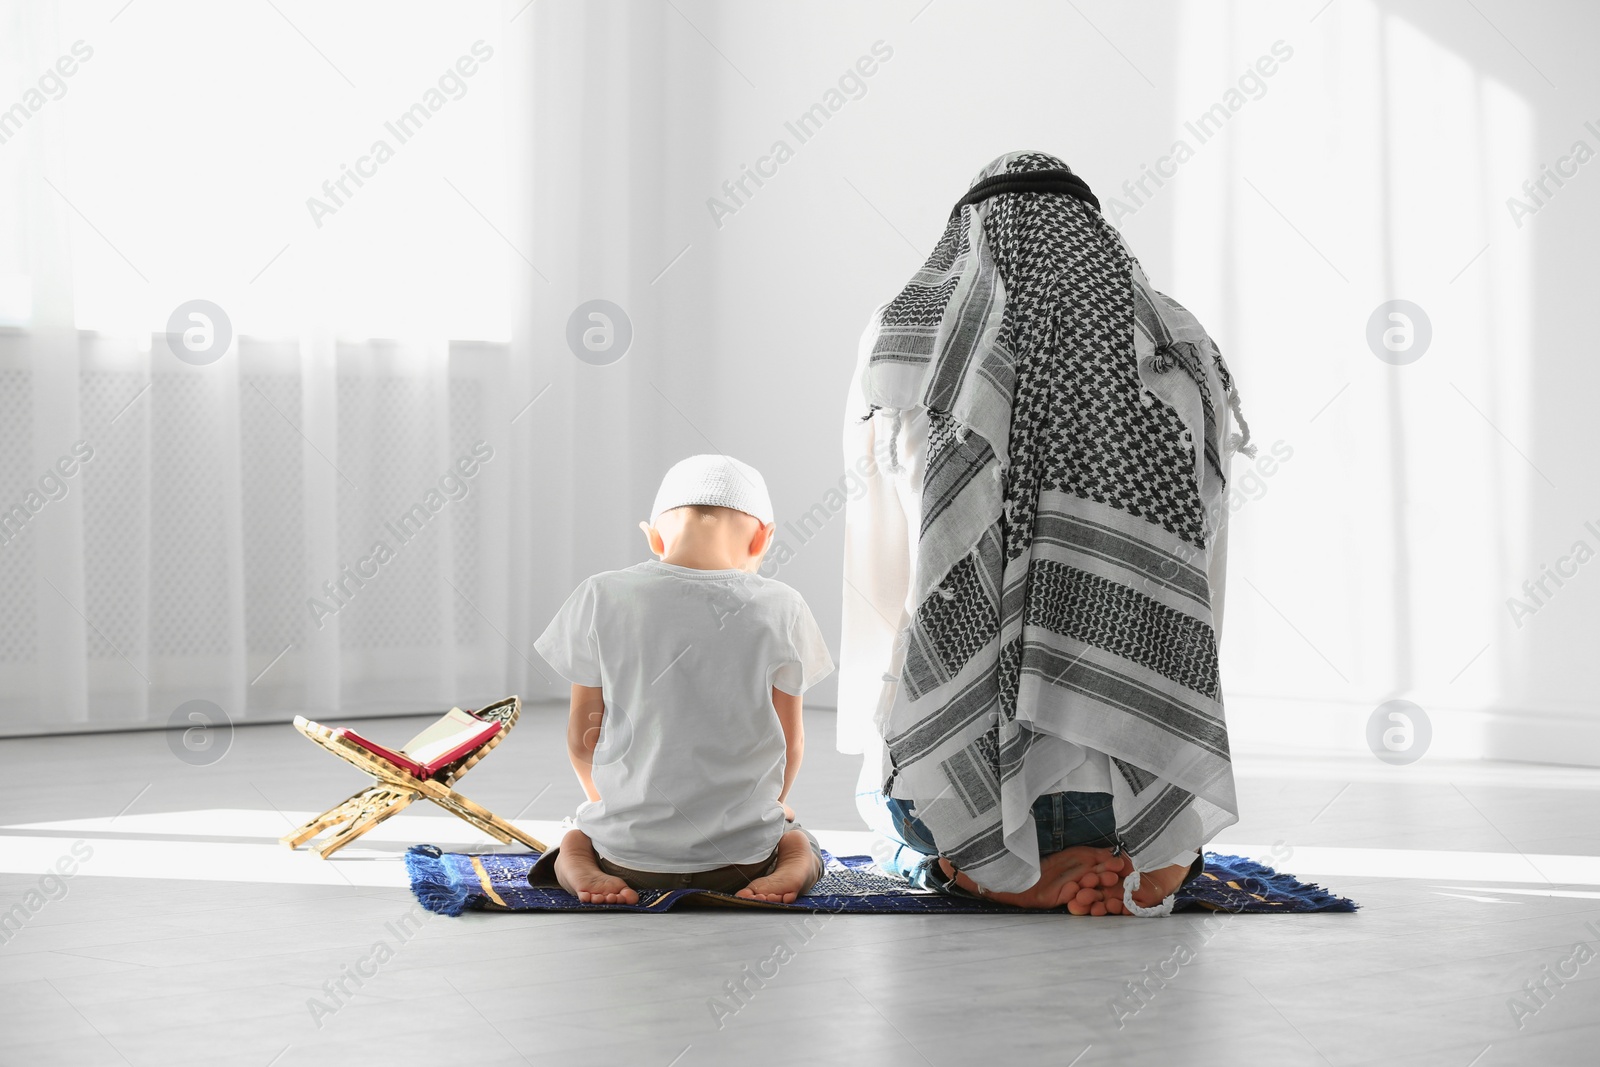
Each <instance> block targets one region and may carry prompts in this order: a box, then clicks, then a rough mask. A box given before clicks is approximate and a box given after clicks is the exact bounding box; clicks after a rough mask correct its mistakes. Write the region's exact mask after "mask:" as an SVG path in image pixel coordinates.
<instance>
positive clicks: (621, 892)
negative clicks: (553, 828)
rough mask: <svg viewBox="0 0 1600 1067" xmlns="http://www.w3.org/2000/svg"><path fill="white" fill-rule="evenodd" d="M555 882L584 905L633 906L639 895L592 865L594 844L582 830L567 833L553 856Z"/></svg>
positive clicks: (626, 884) (625, 883)
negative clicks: (554, 860)
mask: <svg viewBox="0 0 1600 1067" xmlns="http://www.w3.org/2000/svg"><path fill="white" fill-rule="evenodd" d="M555 866H556V871H555V873H556V881H557V882H559V883H560V884H561V888H562V889H565V890H566V891H567V892H569V893H571V894H572V895H573V896H575V897H577V898H578V899H579V900H580V901H582V902H583V903H585V904H637V903H639V894H638V893H635V892H634V891H633V889H632V887H631V886H629V885H628V883H627V882H624V881H623V880H622V879H621V878H618V877H617V876H616V875H614V874H607V873H606V872H605V871H602V870H601V869H600V865H599V863H597V862H595V854H594V843H593V842H592V841H590V840H589V835H588V834H586V833H584V832H583V831H582V830H568V831H567V833H566V836H565V837H563V838H562V839H561V852H560V854H559V855H557V856H556V864H555Z"/></svg>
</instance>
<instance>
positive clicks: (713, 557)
mask: <svg viewBox="0 0 1600 1067" xmlns="http://www.w3.org/2000/svg"><path fill="white" fill-rule="evenodd" d="M661 562H662V563H670V564H672V565H673V566H674V567H687V568H688V569H690V570H695V571H742V570H744V569H745V568H744V567H743V566H742V565H740V563H739V562H738V561H736V560H735V559H734V558H733V554H732V553H728V552H723V553H717V552H709V551H686V550H684V549H678V548H674V549H673V551H671V552H668V553H667V554H666V555H664V556H662V557H661Z"/></svg>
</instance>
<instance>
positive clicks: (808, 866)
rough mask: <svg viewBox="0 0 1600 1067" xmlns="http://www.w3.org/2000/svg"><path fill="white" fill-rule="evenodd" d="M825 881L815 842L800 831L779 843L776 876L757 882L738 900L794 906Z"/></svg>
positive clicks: (751, 884)
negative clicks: (817, 882)
mask: <svg viewBox="0 0 1600 1067" xmlns="http://www.w3.org/2000/svg"><path fill="white" fill-rule="evenodd" d="M821 877H822V871H821V870H819V869H818V867H817V857H816V854H815V853H813V852H812V851H811V842H810V841H809V840H807V839H806V835H805V834H803V833H802V832H800V831H799V830H790V831H789V832H788V833H786V834H784V835H783V836H782V837H780V838H779V839H778V865H777V866H776V867H774V868H773V869H772V873H771V874H767V875H763V876H762V877H760V878H757V879H755V880H754V881H752V882H751V883H750V884H749V885H747V886H745V887H744V888H743V889H741V890H739V892H737V893H735V894H734V896H739V897H744V898H745V899H746V900H765V901H769V902H771V903H773V904H793V903H794V898H795V897H797V896H799V895H800V894H801V893H803V892H805V891H806V890H807V889H810V888H811V887H812V886H813V885H815V884H816V881H817V879H818V878H821Z"/></svg>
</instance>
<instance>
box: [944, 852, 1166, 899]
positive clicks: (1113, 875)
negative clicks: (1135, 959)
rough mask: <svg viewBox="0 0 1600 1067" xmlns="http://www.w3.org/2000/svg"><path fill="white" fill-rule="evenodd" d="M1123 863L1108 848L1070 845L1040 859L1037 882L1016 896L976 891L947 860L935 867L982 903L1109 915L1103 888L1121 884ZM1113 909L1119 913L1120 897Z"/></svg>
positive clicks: (1105, 889)
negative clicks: (989, 902)
mask: <svg viewBox="0 0 1600 1067" xmlns="http://www.w3.org/2000/svg"><path fill="white" fill-rule="evenodd" d="M1126 863H1127V860H1126V858H1125V857H1123V856H1118V855H1114V854H1113V853H1112V852H1111V850H1110V849H1108V848H1093V847H1091V846H1089V845H1073V846H1072V847H1071V848H1065V849H1062V850H1061V851H1060V852H1052V853H1050V854H1049V855H1048V856H1045V857H1044V858H1043V859H1041V860H1040V861H1039V880H1038V881H1037V882H1035V883H1034V884H1033V885H1032V886H1030V887H1029V888H1027V889H1024V890H1023V891H1022V892H1020V893H999V892H991V891H988V890H983V889H980V888H979V887H978V885H977V883H975V882H974V881H973V880H972V879H971V878H968V877H967V876H966V875H965V874H962V873H961V872H959V871H957V870H956V869H955V868H954V867H953V866H952V865H951V863H950V861H949V860H947V859H945V858H944V857H942V856H941V857H940V858H939V868H940V869H941V870H943V871H944V873H945V876H946V877H951V876H953V877H954V878H955V882H956V885H958V886H960V887H961V888H962V889H965V890H967V891H968V892H969V893H977V894H979V895H980V896H982V897H984V899H986V900H993V901H996V902H997V903H1000V904H1010V905H1011V906H1013V907H1017V908H1059V907H1061V906H1063V905H1065V906H1066V909H1067V910H1068V911H1069V912H1071V913H1072V914H1074V915H1105V914H1107V913H1108V912H1110V911H1111V908H1112V905H1111V901H1110V898H1109V894H1108V893H1107V889H1108V888H1109V887H1111V886H1120V885H1121V884H1122V875H1123V871H1124V866H1125V864H1126ZM1141 906H1142V905H1141ZM1117 908H1118V910H1119V911H1120V909H1121V904H1120V898H1119V903H1118V904H1117Z"/></svg>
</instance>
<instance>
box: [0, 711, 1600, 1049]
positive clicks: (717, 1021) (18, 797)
mask: <svg viewBox="0 0 1600 1067" xmlns="http://www.w3.org/2000/svg"><path fill="white" fill-rule="evenodd" d="M808 714H809V726H810V729H809V731H808V733H809V736H810V738H811V750H810V752H809V753H808V754H807V758H806V764H805V769H804V771H803V772H802V775H801V782H800V784H799V786H798V787H797V789H796V795H795V798H794V800H795V806H796V808H797V809H798V810H799V812H800V814H801V816H802V818H803V819H804V820H805V821H806V822H807V824H808V825H811V826H814V827H818V828H820V829H822V830H823V831H825V832H824V833H823V834H822V836H823V839H824V843H825V844H828V843H829V842H830V839H831V841H832V843H833V846H834V847H836V848H838V849H841V850H848V849H850V847H851V846H852V845H855V844H858V843H859V839H858V838H854V837H852V836H851V834H850V833H849V831H853V830H858V828H859V824H858V822H857V819H856V816H855V812H854V809H853V807H852V804H851V796H850V794H851V791H852V786H853V782H854V777H855V767H854V765H853V761H852V760H851V759H849V758H848V757H844V756H840V755H838V754H837V753H834V752H832V751H831V750H830V749H829V744H828V743H829V741H830V740H831V735H832V721H831V717H830V715H829V713H827V712H811V713H808ZM370 725H371V727H372V731H373V732H374V733H375V734H376V735H377V736H379V737H390V736H392V737H395V738H396V739H403V738H404V737H405V736H407V735H408V734H409V733H410V732H411V731H412V730H413V729H414V727H415V723H414V722H409V721H399V720H394V721H386V722H382V723H372V724H370ZM562 728H563V719H562V716H561V714H560V713H559V712H558V711H557V710H555V709H550V708H531V709H529V710H528V711H527V712H526V713H525V716H524V719H523V722H522V724H521V725H520V726H519V727H518V730H517V732H516V733H515V734H514V735H513V736H512V738H511V739H510V740H509V741H508V742H507V743H506V745H504V746H503V747H502V748H501V749H500V750H499V751H497V752H496V753H495V755H494V756H493V757H492V758H490V759H489V760H487V761H486V762H485V763H484V764H482V765H481V766H480V767H479V768H477V769H475V770H474V771H473V772H472V774H471V775H470V776H469V777H468V778H467V779H466V780H465V781H464V783H463V788H464V791H465V792H467V793H468V794H469V795H471V796H472V797H474V798H475V799H477V800H478V801H480V802H481V803H484V804H486V805H488V806H489V807H491V808H493V809H494V810H496V811H498V812H500V813H502V814H504V815H507V816H514V817H516V818H517V819H518V820H519V822H522V823H524V824H526V825H527V826H529V827H530V829H532V830H533V831H534V832H535V833H548V832H550V831H551V830H552V823H553V821H554V820H558V819H560V818H561V817H562V816H563V815H565V814H567V813H568V812H570V811H571V809H572V807H573V806H574V805H575V804H576V803H577V801H578V799H579V792H578V788H577V785H576V782H575V781H574V780H573V779H572V776H571V773H570V771H569V770H568V769H567V767H566V764H565V755H564V750H563V742H562V733H561V731H562ZM0 760H3V761H4V766H5V767H7V768H8V772H7V774H6V775H5V776H4V778H3V779H0V812H3V816H0V922H5V917H6V916H7V915H9V916H10V917H11V918H10V920H9V925H5V926H4V927H3V928H0V941H3V944H0V1063H8V1064H9V1063H26V1064H30V1065H32V1067H45V1065H49V1064H71V1065H75V1067H76V1065H85V1064H133V1065H137V1067H145V1065H155V1064H162V1065H166V1064H242V1065H259V1067H269V1065H270V1067H300V1065H309V1064H346V1063H369V1062H377V1061H379V1060H380V1059H383V1060H389V1061H391V1062H392V1061H396V1060H403V1061H405V1062H413V1063H448V1062H471V1063H474V1064H479V1065H495V1064H522V1063H530V1064H546V1063H566V1062H571V1063H585V1064H641V1065H646V1067H694V1065H697V1064H723V1063H763V1064H769V1065H785V1064H814V1063H834V1062H845V1061H849V1062H856V1063H869V1064H874V1065H883V1067H891V1065H900V1064H919V1065H921V1064H936V1065H943V1064H952V1065H954V1064H961V1065H968V1064H978V1063H991V1062H997V1063H1006V1064H1010V1063H1019V1064H1034V1063H1037V1064H1058V1065H1062V1067H1066V1065H1076V1067H1095V1065H1097V1064H1112V1063H1116V1064H1120V1065H1123V1067H1132V1065H1138V1064H1145V1063H1167V1062H1172V1061H1175V1060H1177V1061H1184V1062H1194V1063H1200V1064H1206V1063H1236V1062H1239V1061H1241V1060H1249V1061H1252V1062H1256V1063H1273V1064H1331V1065H1339V1067H1344V1065H1355V1064H1367V1063H1372V1064H1378V1063H1385V1064H1387V1063H1404V1064H1428V1065H1439V1067H1469V1065H1470V1067H1497V1065H1512V1064H1534V1063H1537V1064H1541V1065H1562V1064H1595V1063H1600V959H1596V958H1595V956H1596V955H1597V953H1600V833H1597V832H1596V830H1595V827H1596V826H1597V825H1600V771H1593V770H1580V769H1559V768H1541V767H1532V766H1526V765H1511V764H1505V765H1494V764H1437V763H1431V762H1430V761H1429V760H1427V759H1424V760H1423V761H1421V762H1419V763H1417V764H1414V765H1412V766H1410V767H1404V768H1399V767H1389V766H1386V765H1383V764H1380V763H1378V762H1377V761H1375V760H1351V761H1342V760H1329V759H1324V760H1304V759H1291V758H1287V757H1284V758H1273V759H1266V758H1259V757H1258V758H1256V759H1241V760H1240V761H1239V792H1240V802H1241V805H1242V808H1243V817H1242V820H1241V822H1240V823H1239V824H1238V825H1237V826H1234V827H1231V828H1230V829H1229V830H1228V831H1227V832H1226V833H1225V834H1224V838H1223V842H1221V844H1224V845H1232V846H1234V847H1233V849H1232V850H1233V851H1240V852H1244V853H1245V854H1247V855H1254V856H1261V857H1263V858H1271V856H1273V855H1276V856H1280V857H1285V858H1283V859H1282V861H1281V864H1280V865H1281V866H1282V867H1283V868H1284V869H1286V870H1289V871H1292V872H1294V873H1296V874H1298V875H1300V876H1301V877H1304V878H1306V879H1308V880H1315V881H1319V882H1321V883H1323V884H1324V885H1328V886H1330V887H1331V888H1334V889H1336V890H1338V891H1339V892H1342V893H1344V894H1346V895H1348V896H1351V897H1353V898H1355V899H1357V900H1359V901H1360V902H1361V903H1362V904H1363V905H1364V907H1363V909H1362V910H1361V911H1360V912H1359V913H1357V914H1354V915H1309V916H1229V917H1217V916H1212V917H1202V916H1187V915H1185V916H1174V917H1171V918H1168V919H1162V920H1136V919H1118V918H1108V919H1089V918H1081V919H1075V918H1070V917H1067V916H1036V915H1016V916H1008V915H998V916H992V915H984V916H943V917H941V916H915V915H892V916H832V917H828V916H819V917H816V918H813V919H812V920H811V921H810V923H809V924H808V925H802V924H801V922H800V920H799V919H798V918H796V917H794V916H792V915H774V914H763V913H725V912H683V913H672V914H667V915H625V914H595V915H581V914H554V915H488V914H469V915H467V916H464V917H462V918H460V919H447V918H442V917H438V916H429V917H427V918H424V919H420V920H419V919H418V918H417V915H416V912H415V909H414V908H413V906H412V903H411V899H410V896H409V894H408V892H407V891H406V890H405V888H404V875H403V868H402V866H401V863H400V860H399V857H400V855H401V853H402V852H403V850H404V848H405V846H406V845H407V844H408V843H411V842H414V841H417V840H431V841H434V842H435V843H438V844H441V845H453V846H472V845H474V844H480V845H481V844H482V842H483V840H484V839H482V838H479V837H477V836H475V835H474V833H473V832H472V831H471V830H469V829H467V828H466V827H464V825H463V824H461V823H459V822H456V821H455V820H453V819H450V818H449V817H447V816H442V815H435V814H434V813H433V812H431V811H421V810H417V809H413V810H415V811H416V814H414V815H411V814H408V815H405V816H401V817H400V818H398V819H395V820H393V821H392V822H391V823H389V824H387V825H386V826H385V827H383V828H382V830H381V832H380V833H375V834H374V835H372V838H373V839H372V840H371V841H370V842H367V843H363V844H362V845H361V846H352V847H351V848H349V849H347V850H345V852H343V853H341V854H340V855H339V856H338V857H336V858H335V859H334V860H333V861H330V862H324V861H321V860H318V859H316V858H315V857H313V856H310V855H307V854H304V853H299V854H294V853H290V852H289V851H288V850H286V849H282V848H280V847H279V846H277V845H276V843H275V840H276V837H277V835H278V834H280V833H282V832H283V830H284V829H286V828H287V827H288V826H289V825H291V824H292V823H294V822H298V821H299V820H300V819H301V818H303V817H305V815H306V814H308V813H311V812H314V811H317V810H320V809H321V808H323V807H326V806H327V805H328V804H331V803H333V802H334V801H336V800H338V799H340V798H341V797H343V796H345V795H347V794H348V793H349V792H351V791H352V790H354V789H355V788H356V787H357V786H358V785H359V783H360V778H359V776H358V775H357V774H356V773H355V772H354V771H353V770H351V769H349V768H347V767H345V766H343V765H342V764H340V763H338V762H337V761H336V760H334V759H332V758H331V757H329V756H327V755H326V754H325V753H322V752H320V751H318V750H316V749H314V748H313V747H312V746H311V745H310V744H309V743H308V742H306V741H305V740H304V739H302V738H300V737H299V736H298V735H297V734H295V733H294V732H293V731H292V730H291V729H290V728H289V727H287V726H253V727H245V728H240V729H239V730H237V731H236V732H235V735H234V738H233V743H232V746H231V748H230V749H229V751H228V752H227V754H226V755H225V756H224V757H223V758H222V759H221V760H219V761H218V762H216V763H214V764H211V765H209V766H191V765H188V764H185V763H183V762H182V761H180V760H179V759H177V757H176V756H174V754H173V752H172V751H171V750H170V749H169V747H168V744H167V739H166V736H165V735H163V734H159V733H149V734H121V735H95V736H84V737H78V738H74V739H69V740H43V739H21V740H11V741H4V742H0ZM827 831H838V832H837V833H829V832H827ZM77 842H82V844H81V845H79V846H78V848H79V851H80V855H81V854H82V853H84V852H85V851H87V852H88V858H86V859H82V860H81V862H79V863H78V865H77V868H76V873H75V874H74V875H73V876H71V877H70V878H64V879H62V880H61V881H59V882H56V881H54V880H47V879H45V878H44V877H43V876H44V873H45V872H46V871H47V870H49V869H51V867H52V865H53V864H55V862H56V861H57V860H58V859H59V858H60V857H62V856H64V855H71V854H72V853H71V850H72V848H73V846H74V844H75V843H77ZM68 866H69V869H70V864H69V865H68ZM14 906H19V907H20V908H21V911H20V913H19V912H18V911H17V910H16V907H14ZM5 909H10V910H9V911H6V910H5ZM19 915H20V917H19ZM408 924H410V925H408ZM1589 924H1593V925H1589ZM780 945H781V946H782V948H781V949H780V948H779V946H780ZM752 972H755V973H761V974H765V975H767V976H769V977H765V978H762V979H761V983H760V984H759V985H758V984H757V983H756V982H755V981H752V980H749V979H748V978H747V976H748V975H749V974H751V973H752ZM1152 976H1154V977H1152ZM741 981H744V983H745V985H744V988H745V989H746V990H747V992H746V993H744V994H741V995H740V996H739V997H738V998H737V999H735V998H734V997H732V996H731V995H730V992H729V990H730V989H732V988H734V987H735V986H736V985H737V984H738V983H740V982H741ZM1135 981H1142V982H1143V983H1144V985H1145V988H1146V989H1147V991H1148V992H1147V993H1146V995H1145V996H1144V997H1143V998H1142V999H1140V998H1136V997H1134V996H1133V995H1132V994H1131V993H1130V992H1129V989H1130V985H1129V983H1132V982H1135ZM1528 983H1533V984H1534V985H1533V986H1531V987H1530V986H1528V985H1527V984H1528ZM1540 983H1542V986H1541V985H1540ZM1529 988H1538V989H1539V992H1538V993H1537V994H1534V993H1530V992H1528V991H1527V990H1528V989H1529ZM1516 1005H1521V1009H1520V1010H1518V1009H1517V1008H1516Z"/></svg>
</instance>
